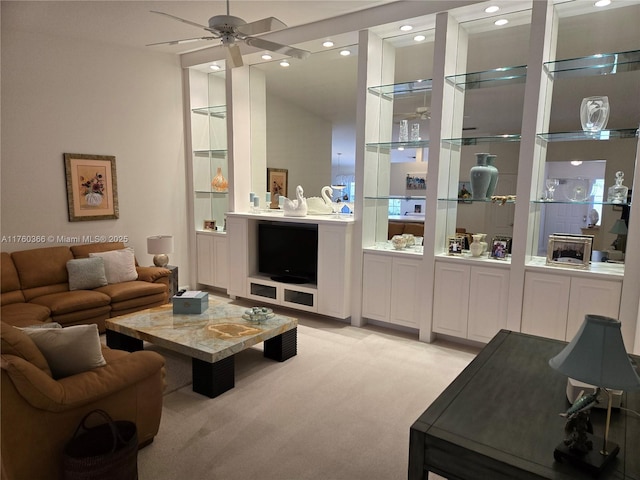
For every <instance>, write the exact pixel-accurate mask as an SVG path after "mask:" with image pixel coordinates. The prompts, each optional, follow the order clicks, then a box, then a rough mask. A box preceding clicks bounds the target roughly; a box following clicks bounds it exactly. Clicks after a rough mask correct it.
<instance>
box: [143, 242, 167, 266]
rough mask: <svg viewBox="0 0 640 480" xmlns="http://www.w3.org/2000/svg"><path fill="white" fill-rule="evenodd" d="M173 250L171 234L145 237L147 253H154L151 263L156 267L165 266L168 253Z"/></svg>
mask: <svg viewBox="0 0 640 480" xmlns="http://www.w3.org/2000/svg"><path fill="white" fill-rule="evenodd" d="M171 252H173V237H172V236H171V235H156V236H153V237H147V253H151V254H154V255H155V256H154V257H153V263H154V265H156V266H157V267H166V266H167V264H168V263H169V255H167V254H168V253H171Z"/></svg>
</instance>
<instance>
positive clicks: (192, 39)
mask: <svg viewBox="0 0 640 480" xmlns="http://www.w3.org/2000/svg"><path fill="white" fill-rule="evenodd" d="M218 38H220V37H196V38H185V39H183V40H171V41H169V42H158V43H148V44H147V45H146V46H147V47H154V46H156V45H182V44H183V43H191V42H198V41H200V40H216V39H218Z"/></svg>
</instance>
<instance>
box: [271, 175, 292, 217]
mask: <svg viewBox="0 0 640 480" xmlns="http://www.w3.org/2000/svg"><path fill="white" fill-rule="evenodd" d="M288 179H289V171H288V170H287V169H286V168H267V186H268V188H269V192H270V193H271V203H270V204H269V208H278V205H279V203H278V202H279V197H280V196H282V197H286V196H287V190H288V185H287V183H288Z"/></svg>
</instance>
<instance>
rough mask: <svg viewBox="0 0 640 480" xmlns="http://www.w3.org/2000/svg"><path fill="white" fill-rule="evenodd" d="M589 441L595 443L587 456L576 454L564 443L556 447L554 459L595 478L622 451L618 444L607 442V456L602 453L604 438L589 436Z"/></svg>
mask: <svg viewBox="0 0 640 480" xmlns="http://www.w3.org/2000/svg"><path fill="white" fill-rule="evenodd" d="M587 436H588V437H589V440H591V441H592V442H593V450H590V451H589V452H587V453H585V454H582V455H581V454H579V453H574V452H573V451H571V450H569V447H567V446H566V445H565V444H564V442H563V443H561V444H560V445H558V446H557V447H556V449H555V450H554V451H553V458H555V459H556V461H558V462H562V461H565V460H566V461H567V462H568V463H571V464H572V465H575V466H576V467H578V468H581V469H583V470H586V471H588V472H589V473H591V475H593V476H595V475H598V474H600V472H602V470H603V469H604V468H605V467H606V466H607V465H608V464H609V463H610V462H611V461H612V460H613V459H614V458H615V457H616V455H617V454H618V452H619V451H620V446H618V444H617V443H613V442H607V454H606V455H604V454H602V453H600V450H601V448H602V446H603V445H604V439H603V438H602V437H596V436H594V435H591V434H587Z"/></svg>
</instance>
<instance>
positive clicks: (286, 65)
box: [280, 60, 291, 67]
mask: <svg viewBox="0 0 640 480" xmlns="http://www.w3.org/2000/svg"><path fill="white" fill-rule="evenodd" d="M289 65H291V64H290V63H289V62H287V61H286V60H282V61H281V62H280V66H281V67H288V66H289Z"/></svg>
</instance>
